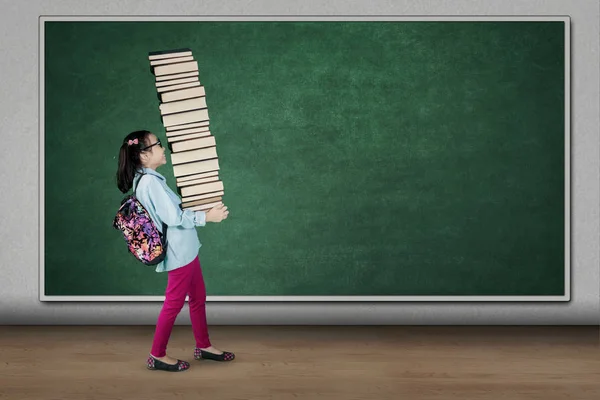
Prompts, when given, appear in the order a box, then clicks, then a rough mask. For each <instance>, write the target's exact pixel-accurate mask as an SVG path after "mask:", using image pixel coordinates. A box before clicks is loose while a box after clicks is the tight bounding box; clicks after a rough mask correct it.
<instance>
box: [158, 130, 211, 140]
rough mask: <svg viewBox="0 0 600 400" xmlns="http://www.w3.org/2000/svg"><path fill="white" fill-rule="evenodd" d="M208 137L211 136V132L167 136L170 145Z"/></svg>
mask: <svg viewBox="0 0 600 400" xmlns="http://www.w3.org/2000/svg"><path fill="white" fill-rule="evenodd" d="M207 136H211V134H210V132H209V131H200V132H196V133H192V134H189V135H179V136H167V142H169V143H175V142H183V141H185V140H190V139H198V138H202V137H207Z"/></svg>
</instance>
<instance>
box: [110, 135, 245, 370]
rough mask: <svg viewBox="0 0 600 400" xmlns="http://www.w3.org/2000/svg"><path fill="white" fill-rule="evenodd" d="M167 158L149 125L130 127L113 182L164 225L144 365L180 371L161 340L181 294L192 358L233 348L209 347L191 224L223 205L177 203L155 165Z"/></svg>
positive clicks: (224, 357)
mask: <svg viewBox="0 0 600 400" xmlns="http://www.w3.org/2000/svg"><path fill="white" fill-rule="evenodd" d="M166 163H167V158H166V157H165V149H164V148H163V146H162V144H161V142H160V140H158V139H157V138H156V136H155V135H154V134H153V133H151V132H149V131H145V130H143V131H136V132H132V133H130V134H129V135H127V136H126V137H125V140H124V141H123V144H122V145H121V150H120V152H119V165H118V171H117V186H118V188H119V190H120V191H121V192H123V193H127V192H128V191H129V189H131V188H132V187H134V190H135V194H136V197H137V198H138V200H139V201H140V203H142V205H143V206H144V207H145V208H146V210H147V211H148V213H149V214H150V216H151V217H152V220H153V221H154V223H155V224H156V226H157V227H159V229H162V226H163V225H162V224H163V222H164V223H165V224H166V225H167V226H168V230H167V241H168V243H169V245H168V247H167V254H166V257H165V259H164V260H163V261H162V262H161V263H160V264H158V265H157V267H156V272H165V271H166V272H167V273H168V283H167V288H166V291H165V296H166V298H165V302H164V304H163V307H162V310H161V311H160V314H159V316H158V322H157V324H156V331H155V333H154V341H153V343H152V350H151V351H150V355H149V357H148V360H147V367H148V369H152V370H164V371H173V372H176V371H185V370H187V369H188V368H189V367H190V364H189V363H188V362H186V361H182V360H179V359H175V358H172V357H169V356H168V355H167V353H166V350H167V342H168V341H169V337H170V336H171V330H172V328H173V324H174V323H175V319H176V318H177V315H178V314H179V312H180V311H181V309H182V307H183V304H184V302H185V297H186V295H189V309H190V319H191V320H192V331H193V333H194V338H195V340H196V347H195V349H194V358H195V359H196V360H200V359H203V358H204V359H211V360H217V361H231V360H233V359H234V358H235V356H234V354H233V353H230V352H227V351H221V350H219V349H216V348H214V347H213V346H212V345H211V343H210V340H209V336H208V328H207V324H206V309H205V301H206V289H205V286H204V278H203V276H202V269H201V267H200V261H199V259H198V250H199V249H200V246H201V244H200V241H199V240H198V234H197V232H196V226H205V225H206V223H207V222H221V221H222V220H224V219H226V218H227V216H228V214H229V211H227V207H225V206H223V205H219V206H216V207H214V208H212V209H211V210H209V211H208V212H204V211H192V210H182V209H181V208H180V204H181V200H180V198H179V196H177V195H176V194H175V193H174V192H173V191H172V190H171V189H170V188H169V186H167V182H166V180H165V178H164V177H163V176H162V175H161V174H160V173H158V172H156V169H157V168H158V167H159V166H161V165H164V164H166Z"/></svg>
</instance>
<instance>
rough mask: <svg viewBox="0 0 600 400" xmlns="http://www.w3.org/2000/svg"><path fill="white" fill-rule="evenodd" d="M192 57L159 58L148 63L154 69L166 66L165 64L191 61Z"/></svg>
mask: <svg viewBox="0 0 600 400" xmlns="http://www.w3.org/2000/svg"><path fill="white" fill-rule="evenodd" d="M193 60H194V57H192V56H191V55H190V56H185V57H169V58H161V59H158V60H153V61H150V66H152V67H154V66H157V65H167V64H174V63H179V62H184V61H193Z"/></svg>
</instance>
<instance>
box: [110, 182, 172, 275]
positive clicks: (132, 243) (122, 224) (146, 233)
mask: <svg viewBox="0 0 600 400" xmlns="http://www.w3.org/2000/svg"><path fill="white" fill-rule="evenodd" d="M143 175H145V174H143ZM142 177H143V176H142ZM142 177H140V179H139V180H138V184H139V181H140V180H141V179H142ZM113 227H114V228H115V229H116V230H119V231H121V232H122V233H123V237H124V238H125V242H126V243H127V247H128V248H129V252H130V253H131V254H133V256H134V257H135V258H137V259H138V260H139V261H141V262H142V263H143V264H145V265H156V264H158V263H160V262H161V261H163V260H164V259H165V256H166V255H167V247H168V242H167V225H166V224H165V223H164V222H163V233H161V232H160V231H159V230H158V229H157V228H156V225H155V224H154V221H153V220H152V218H151V217H150V214H148V211H147V210H146V209H145V208H144V206H143V205H142V203H140V201H139V200H138V199H137V198H136V197H135V188H134V189H133V194H131V195H129V196H127V197H125V198H124V199H123V201H121V207H120V208H119V211H117V215H116V216H115V219H114V221H113Z"/></svg>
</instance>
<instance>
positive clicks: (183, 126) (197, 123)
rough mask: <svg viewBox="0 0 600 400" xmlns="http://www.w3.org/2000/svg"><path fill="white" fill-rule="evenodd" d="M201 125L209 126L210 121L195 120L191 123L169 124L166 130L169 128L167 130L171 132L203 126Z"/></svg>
mask: <svg viewBox="0 0 600 400" xmlns="http://www.w3.org/2000/svg"><path fill="white" fill-rule="evenodd" d="M201 126H209V121H202V122H194V123H191V124H183V125H174V126H168V127H166V130H167V132H171V131H178V130H182V129H188V128H197V127H201Z"/></svg>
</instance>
